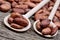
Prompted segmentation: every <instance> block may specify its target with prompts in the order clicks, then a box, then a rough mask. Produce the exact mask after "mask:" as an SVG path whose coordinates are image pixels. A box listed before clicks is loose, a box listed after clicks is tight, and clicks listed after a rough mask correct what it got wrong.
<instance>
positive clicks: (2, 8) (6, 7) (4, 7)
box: [0, 4, 11, 11]
mask: <svg viewBox="0 0 60 40" xmlns="http://www.w3.org/2000/svg"><path fill="white" fill-rule="evenodd" d="M0 8H1V11H8V10H10V9H11V5H9V4H2V5H1V6H0Z"/></svg>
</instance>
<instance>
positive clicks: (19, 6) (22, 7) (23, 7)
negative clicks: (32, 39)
mask: <svg viewBox="0 0 60 40" xmlns="http://www.w3.org/2000/svg"><path fill="white" fill-rule="evenodd" d="M15 8H20V9H27V8H28V5H16V6H15Z"/></svg>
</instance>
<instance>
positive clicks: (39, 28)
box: [36, 21, 41, 30]
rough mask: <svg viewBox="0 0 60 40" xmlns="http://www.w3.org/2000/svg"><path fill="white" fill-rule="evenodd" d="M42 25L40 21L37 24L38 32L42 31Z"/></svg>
mask: <svg viewBox="0 0 60 40" xmlns="http://www.w3.org/2000/svg"><path fill="white" fill-rule="evenodd" d="M40 24H41V23H40V21H39V22H37V24H36V27H37V29H38V30H41V26H40Z"/></svg>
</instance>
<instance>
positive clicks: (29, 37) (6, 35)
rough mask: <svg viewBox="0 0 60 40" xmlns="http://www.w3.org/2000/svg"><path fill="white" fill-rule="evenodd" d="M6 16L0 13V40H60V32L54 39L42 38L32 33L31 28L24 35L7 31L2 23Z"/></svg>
mask: <svg viewBox="0 0 60 40" xmlns="http://www.w3.org/2000/svg"><path fill="white" fill-rule="evenodd" d="M8 14H9V13H0V40H60V31H59V33H58V35H57V36H56V37H54V38H44V37H42V36H40V35H38V34H37V33H36V32H34V30H33V26H32V27H31V29H29V30H28V31H27V32H24V33H17V32H14V31H12V30H10V29H8V28H7V27H6V26H5V25H4V23H3V19H4V17H5V16H7V15H8ZM32 22H33V21H32Z"/></svg>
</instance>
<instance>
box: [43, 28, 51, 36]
mask: <svg viewBox="0 0 60 40" xmlns="http://www.w3.org/2000/svg"><path fill="white" fill-rule="evenodd" d="M42 33H43V34H44V35H49V34H50V33H51V29H50V28H49V27H47V28H44V29H43V30H42Z"/></svg>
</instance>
